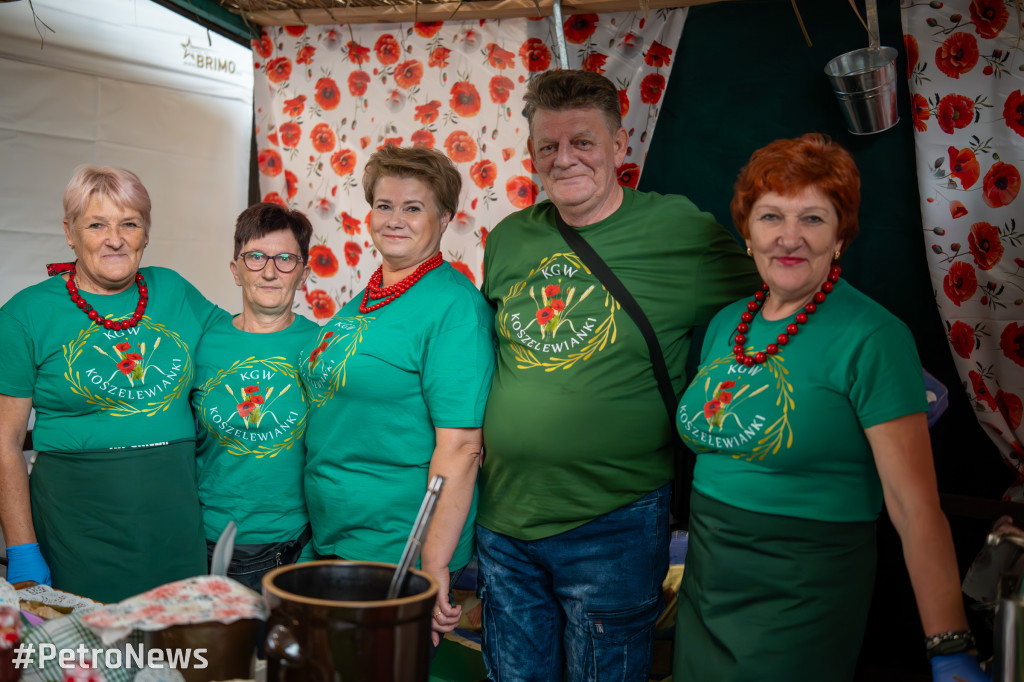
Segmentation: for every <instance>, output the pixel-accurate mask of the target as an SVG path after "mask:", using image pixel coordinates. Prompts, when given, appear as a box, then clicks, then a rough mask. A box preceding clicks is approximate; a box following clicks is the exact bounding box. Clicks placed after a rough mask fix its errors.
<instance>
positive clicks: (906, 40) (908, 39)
mask: <svg viewBox="0 0 1024 682" xmlns="http://www.w3.org/2000/svg"><path fill="white" fill-rule="evenodd" d="M903 47H904V49H905V50H906V51H907V78H908V79H909V78H910V77H911V76H912V75H913V74H914V68H915V67H916V66H917V59H918V57H919V56H920V55H919V54H918V49H917V38H915V37H914V36H912V35H910V34H909V33H904V34H903Z"/></svg>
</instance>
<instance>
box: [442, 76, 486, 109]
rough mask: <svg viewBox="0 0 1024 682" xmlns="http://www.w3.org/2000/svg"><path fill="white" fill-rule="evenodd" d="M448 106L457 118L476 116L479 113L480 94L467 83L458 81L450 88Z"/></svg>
mask: <svg viewBox="0 0 1024 682" xmlns="http://www.w3.org/2000/svg"><path fill="white" fill-rule="evenodd" d="M451 95H452V97H451V99H450V100H449V101H448V104H449V105H450V106H451V108H452V109H453V110H454V111H455V113H456V114H458V115H459V116H476V115H477V114H478V113H480V93H478V92H477V90H476V86H475V85H473V84H472V83H470V82H469V81H459V82H458V83H456V84H455V85H453V86H452V90H451Z"/></svg>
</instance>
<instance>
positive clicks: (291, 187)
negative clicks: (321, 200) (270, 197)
mask: <svg viewBox="0 0 1024 682" xmlns="http://www.w3.org/2000/svg"><path fill="white" fill-rule="evenodd" d="M284 184H285V191H286V192H287V194H288V198H289V199H294V198H295V194H296V193H297V192H298V191H299V179H298V178H297V177H296V176H295V173H292V172H291V171H290V170H288V169H287V168H286V169H285V171H284Z"/></svg>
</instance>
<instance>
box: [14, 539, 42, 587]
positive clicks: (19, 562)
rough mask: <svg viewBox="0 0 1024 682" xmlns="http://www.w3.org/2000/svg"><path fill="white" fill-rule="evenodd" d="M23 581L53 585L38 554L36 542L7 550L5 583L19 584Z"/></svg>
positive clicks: (40, 555)
mask: <svg viewBox="0 0 1024 682" xmlns="http://www.w3.org/2000/svg"><path fill="white" fill-rule="evenodd" d="M23 580H34V581H36V582H37V583H40V584H42V585H51V584H52V583H53V579H52V578H50V567H49V566H47V565H46V560H45V559H43V555H42V554H41V553H40V552H39V543H38V542H29V543H27V544H24V545H13V546H11V547H8V548H7V582H9V583H20V582H21V581H23Z"/></svg>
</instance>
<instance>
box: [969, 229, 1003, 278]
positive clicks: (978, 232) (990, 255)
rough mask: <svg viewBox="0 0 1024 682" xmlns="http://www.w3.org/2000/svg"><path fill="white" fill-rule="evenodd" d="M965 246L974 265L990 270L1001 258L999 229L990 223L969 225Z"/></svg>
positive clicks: (1001, 245)
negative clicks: (969, 250)
mask: <svg viewBox="0 0 1024 682" xmlns="http://www.w3.org/2000/svg"><path fill="white" fill-rule="evenodd" d="M967 245H968V246H969V247H970V248H971V255H972V256H974V264H975V265H977V266H978V267H979V268H981V269H982V270H991V269H992V267H993V266H995V264H996V263H998V262H999V259H1000V258H1002V257H1003V243H1002V242H1001V241H999V228H997V227H996V226H995V225H993V224H991V223H986V222H980V223H974V224H973V225H971V233H970V234H969V235H967Z"/></svg>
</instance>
